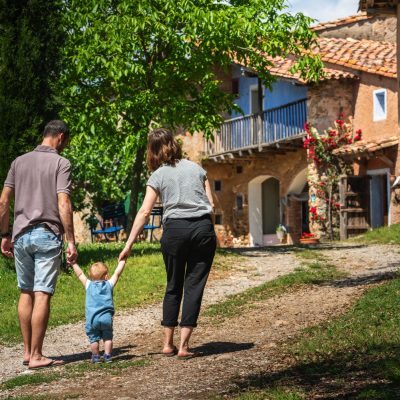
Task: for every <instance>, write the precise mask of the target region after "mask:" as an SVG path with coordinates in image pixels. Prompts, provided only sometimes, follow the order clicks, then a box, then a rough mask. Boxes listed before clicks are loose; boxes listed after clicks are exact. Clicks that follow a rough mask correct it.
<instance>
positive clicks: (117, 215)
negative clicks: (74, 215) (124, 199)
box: [87, 203, 126, 243]
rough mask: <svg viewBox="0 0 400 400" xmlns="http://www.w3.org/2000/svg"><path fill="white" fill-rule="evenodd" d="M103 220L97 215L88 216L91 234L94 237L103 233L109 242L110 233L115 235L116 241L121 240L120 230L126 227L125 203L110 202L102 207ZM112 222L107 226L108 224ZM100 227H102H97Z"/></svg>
mask: <svg viewBox="0 0 400 400" xmlns="http://www.w3.org/2000/svg"><path fill="white" fill-rule="evenodd" d="M101 215H102V221H100V220H99V219H98V218H96V217H90V218H88V220H87V221H88V223H89V228H90V235H91V239H92V243H93V239H94V238H95V237H96V236H100V235H103V236H104V238H105V240H106V241H107V242H109V241H110V239H109V237H108V236H109V235H112V236H115V239H116V241H117V242H118V240H119V232H120V231H121V230H122V229H125V228H126V214H125V208H124V204H123V203H114V204H110V205H108V206H106V207H104V208H103V209H102V212H101ZM108 223H109V224H111V225H110V226H106V224H108ZM98 227H100V229H97V228H98Z"/></svg>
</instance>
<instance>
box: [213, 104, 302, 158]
mask: <svg viewBox="0 0 400 400" xmlns="http://www.w3.org/2000/svg"><path fill="white" fill-rule="evenodd" d="M306 121H307V100H306V99H304V100H299V101H296V102H293V103H289V104H286V105H284V106H281V107H276V108H272V109H270V110H266V111H263V114H262V116H260V115H258V114H255V115H249V116H246V117H239V118H233V119H230V120H227V121H225V122H224V123H223V124H222V126H221V130H220V131H219V132H218V133H217V134H216V135H215V138H214V142H209V143H207V146H206V153H207V154H208V155H215V154H223V153H228V152H232V151H237V150H245V149H251V148H256V147H260V146H263V145H268V144H271V143H275V142H278V141H281V140H284V139H288V138H291V137H293V136H298V135H300V134H301V133H303V132H304V124H305V122H306Z"/></svg>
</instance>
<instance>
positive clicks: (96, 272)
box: [89, 262, 108, 281]
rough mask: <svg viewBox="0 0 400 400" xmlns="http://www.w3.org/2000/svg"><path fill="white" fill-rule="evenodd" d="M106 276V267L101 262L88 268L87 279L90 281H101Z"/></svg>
mask: <svg viewBox="0 0 400 400" xmlns="http://www.w3.org/2000/svg"><path fill="white" fill-rule="evenodd" d="M107 274H108V268H107V266H106V265H105V264H104V263H102V262H96V263H94V264H93V265H91V266H90V268H89V277H90V279H91V280H92V281H102V280H104V279H105V277H106V275H107Z"/></svg>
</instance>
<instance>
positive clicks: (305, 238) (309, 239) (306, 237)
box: [300, 232, 319, 244]
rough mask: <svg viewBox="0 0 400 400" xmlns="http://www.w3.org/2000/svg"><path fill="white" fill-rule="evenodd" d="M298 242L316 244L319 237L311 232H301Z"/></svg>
mask: <svg viewBox="0 0 400 400" xmlns="http://www.w3.org/2000/svg"><path fill="white" fill-rule="evenodd" d="M300 243H301V244H316V243H319V239H318V238H317V237H316V236H315V235H314V234H313V233H308V232H303V233H302V234H301V237H300Z"/></svg>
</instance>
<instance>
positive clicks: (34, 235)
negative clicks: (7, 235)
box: [14, 224, 62, 294]
mask: <svg viewBox="0 0 400 400" xmlns="http://www.w3.org/2000/svg"><path fill="white" fill-rule="evenodd" d="M61 255H62V240H61V239H60V238H59V237H58V236H57V235H55V234H54V233H53V232H51V231H50V230H48V229H47V228H46V227H44V226H43V225H42V224H41V225H37V226H35V227H33V228H32V229H30V230H28V231H26V232H25V233H23V234H22V235H21V236H19V237H18V238H17V240H16V241H15V242H14V257H15V269H16V271H17V281H18V287H19V288H20V289H21V290H27V291H33V292H46V293H50V294H53V293H54V291H55V288H56V283H57V277H58V274H59V272H60V266H61Z"/></svg>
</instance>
